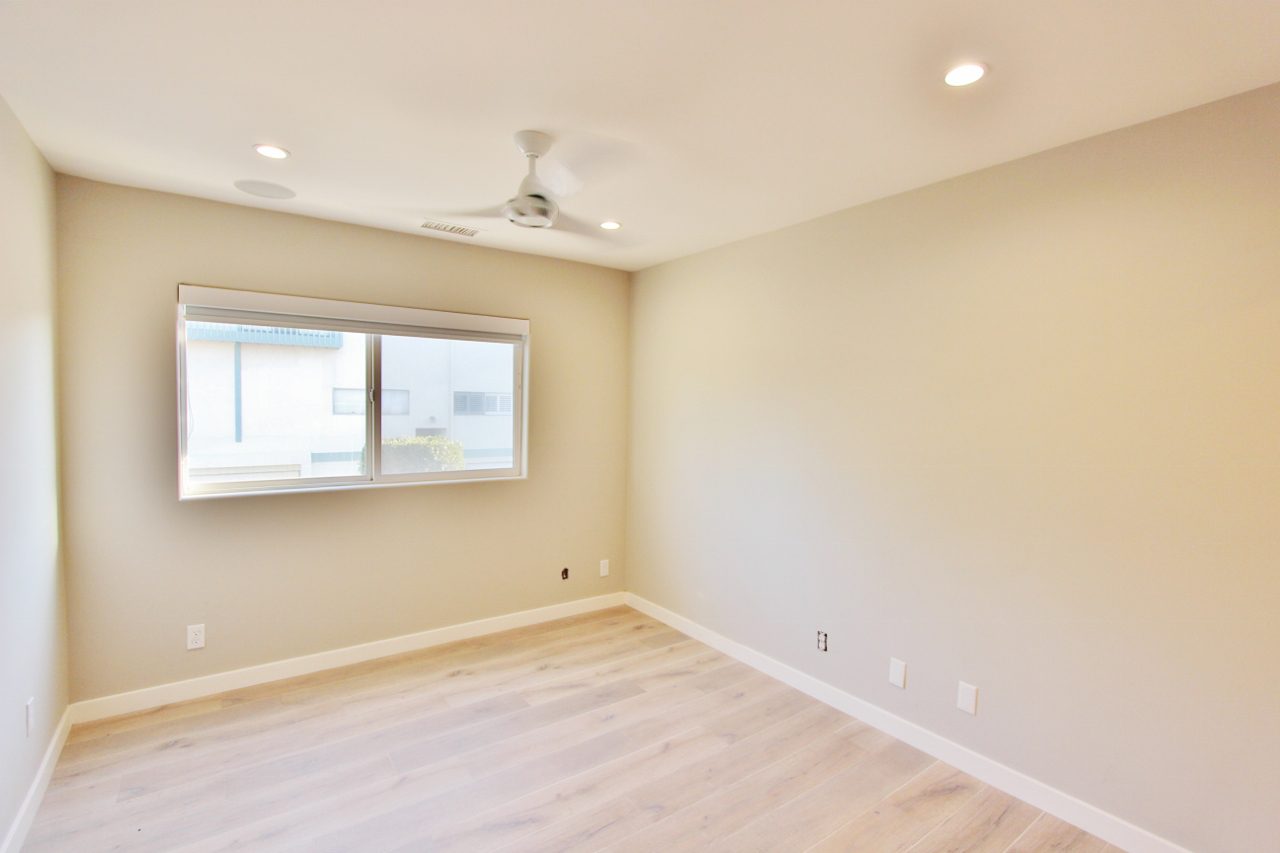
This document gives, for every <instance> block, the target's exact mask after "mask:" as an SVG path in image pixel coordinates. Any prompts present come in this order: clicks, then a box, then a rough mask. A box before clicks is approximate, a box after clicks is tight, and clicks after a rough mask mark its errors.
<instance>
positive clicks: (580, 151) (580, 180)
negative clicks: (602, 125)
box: [538, 132, 641, 198]
mask: <svg viewBox="0 0 1280 853" xmlns="http://www.w3.org/2000/svg"><path fill="white" fill-rule="evenodd" d="M640 156H641V155H640V151H639V149H638V148H637V147H636V146H635V145H634V144H632V143H629V142H625V141H623V140H621V139H614V138H612V137H608V136H601V135H598V134H595V133H589V132H583V133H573V134H568V135H566V136H564V137H562V138H560V139H558V140H557V141H556V147H555V148H554V149H553V150H552V151H551V153H550V154H548V155H547V156H546V157H544V158H542V159H541V160H540V161H539V162H538V169H539V170H540V171H542V169H543V167H544V165H545V166H546V170H545V172H544V173H543V174H544V176H545V180H546V182H547V185H548V189H550V190H552V192H554V193H556V196H557V197H558V198H566V197H568V196H570V195H572V194H574V193H576V192H579V191H580V190H581V189H582V188H583V187H584V186H586V185H591V186H593V187H594V186H596V185H598V184H605V183H607V182H608V181H609V178H610V177H612V176H613V175H616V174H619V173H620V172H622V171H623V170H624V169H625V168H626V167H627V165H628V164H629V163H632V164H633V163H635V162H637V160H638V159H640ZM543 161H545V163H544V162H543Z"/></svg>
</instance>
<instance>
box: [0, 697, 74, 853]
mask: <svg viewBox="0 0 1280 853" xmlns="http://www.w3.org/2000/svg"><path fill="white" fill-rule="evenodd" d="M69 731H71V708H70V707H68V708H67V709H66V710H65V711H63V712H62V718H61V719H60V720H58V727H57V728H56V729H54V730H53V737H51V738H49V745H48V746H47V747H46V748H45V751H44V758H43V759H41V761H40V767H39V769H38V770H36V777H35V778H34V779H32V780H31V787H30V788H28V789H27V796H26V797H24V798H23V800H22V805H21V806H19V807H18V813H17V815H15V816H14V818H13V823H12V824H10V826H9V831H8V832H6V833H5V836H4V841H3V842H0V853H18V851H19V850H21V849H22V843H23V842H24V841H26V840H27V833H28V832H30V831H31V824H32V823H34V822H35V819H36V812H37V811H39V809H40V801H41V800H43V799H44V792H45V790H46V789H48V787H49V780H50V779H52V778H53V768H54V767H55V766H56V765H57V763H58V756H59V755H61V754H62V745H63V744H64V743H66V742H67V732H69Z"/></svg>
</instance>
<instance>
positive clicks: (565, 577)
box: [560, 566, 569, 581]
mask: <svg viewBox="0 0 1280 853" xmlns="http://www.w3.org/2000/svg"><path fill="white" fill-rule="evenodd" d="M568 579H569V567H568V566H566V567H564V568H563V569H561V570H560V580H562V581H567V580H568Z"/></svg>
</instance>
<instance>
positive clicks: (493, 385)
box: [178, 285, 528, 499]
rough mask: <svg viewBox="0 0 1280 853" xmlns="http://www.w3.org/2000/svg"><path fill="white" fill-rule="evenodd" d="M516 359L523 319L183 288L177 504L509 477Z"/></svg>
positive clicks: (516, 451) (519, 359) (520, 390)
mask: <svg viewBox="0 0 1280 853" xmlns="http://www.w3.org/2000/svg"><path fill="white" fill-rule="evenodd" d="M527 344H528V322H527V321H524V320H512V319H507V318H500V317H481V316H477V315H466V314H448V313H444V312H437V311H425V310H422V309H409V308H390V307H386V306H376V305H363V304H359V303H343V302H332V301H330V300H319V299H304V298H299V297H286V296H273V295H268V294H256V293H243V292H239V291H232V290H220V289H216V288H206V287H193V286H187V285H183V286H181V287H180V288H179V306H178V352H179V358H178V391H179V394H178V396H179V412H178V420H179V439H180V442H179V443H180V450H181V459H180V492H179V494H180V497H182V498H184V499H186V498H196V497H211V496H218V495H232V494H245V493H253V492H264V491H297V490H300V489H316V488H350V487H368V486H381V485H403V484H411V483H430V482H452V481H458V480H473V479H485V478H489V479H493V478H513V477H522V476H524V471H525V459H524V450H523V448H524V446H525V441H524V437H525V436H524V387H523V383H524V376H525V373H526V371H525V358H526V355H527V352H528V347H527ZM477 387H478V388H484V389H486V390H484V391H472V390H470V389H473V388H477ZM470 415H482V416H484V417H470Z"/></svg>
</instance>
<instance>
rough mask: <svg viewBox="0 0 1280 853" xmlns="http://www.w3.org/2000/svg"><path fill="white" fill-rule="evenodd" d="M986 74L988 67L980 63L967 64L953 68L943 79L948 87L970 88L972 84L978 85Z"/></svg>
mask: <svg viewBox="0 0 1280 853" xmlns="http://www.w3.org/2000/svg"><path fill="white" fill-rule="evenodd" d="M986 73H987V66H985V65H983V64H981V63H978V62H966V63H965V64H964V65H957V66H956V67H955V68H952V69H951V70H950V71H948V72H947V76H946V77H944V78H942V79H944V80H946V81H947V85H948V86H968V85H969V84H970V83H977V82H978V81H979V80H981V79H982V75H984V74H986Z"/></svg>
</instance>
